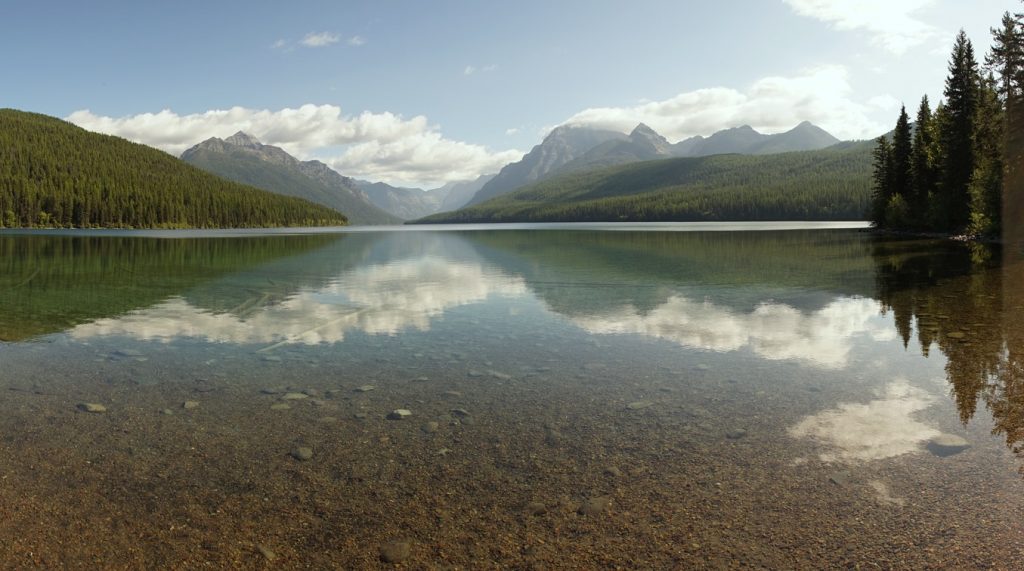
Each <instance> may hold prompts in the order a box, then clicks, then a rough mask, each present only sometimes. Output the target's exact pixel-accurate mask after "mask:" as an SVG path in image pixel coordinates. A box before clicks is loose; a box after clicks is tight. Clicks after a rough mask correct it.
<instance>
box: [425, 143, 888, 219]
mask: <svg viewBox="0 0 1024 571" xmlns="http://www.w3.org/2000/svg"><path fill="white" fill-rule="evenodd" d="M870 195H871V144H870V143H841V144H838V145H835V146H832V147H829V148H827V149H823V150H818V151H804V152H794V153H782V154H777V155H760V156H750V155H715V156H709V157H695V158H678V159H664V160H657V161H646V162H640V163H631V164H628V165H624V166H615V167H610V168H603V169H598V170H591V171H585V172H580V173H569V174H565V175H562V176H558V177H556V178H552V179H549V180H545V181H543V182H540V183H536V184H533V185H530V186H527V187H524V188H522V189H520V190H517V191H515V192H512V193H509V194H506V195H503V196H499V197H497V198H494V199H492V200H488V201H486V202H484V203H482V204H479V205H475V206H471V207H468V208H464V209H462V210H457V211H455V212H445V213H441V214H435V215H433V216H428V217H426V218H422V219H420V220H417V221H416V222H417V223H460V222H572V221H627V220H628V221H725V220H862V219H864V217H865V213H866V212H867V208H868V204H869V202H870Z"/></svg>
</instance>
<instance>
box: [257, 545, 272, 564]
mask: <svg viewBox="0 0 1024 571" xmlns="http://www.w3.org/2000/svg"><path fill="white" fill-rule="evenodd" d="M256 551H259V552H260V555H262V556H263V558H264V559H266V560H267V561H273V560H275V559H277V554H276V553H274V552H273V551H271V550H270V549H268V548H266V547H264V546H262V545H258V544H257V545H256Z"/></svg>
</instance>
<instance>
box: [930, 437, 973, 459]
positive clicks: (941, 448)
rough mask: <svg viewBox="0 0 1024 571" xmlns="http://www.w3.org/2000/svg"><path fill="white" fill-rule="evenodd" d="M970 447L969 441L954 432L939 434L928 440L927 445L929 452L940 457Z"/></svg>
mask: <svg viewBox="0 0 1024 571" xmlns="http://www.w3.org/2000/svg"><path fill="white" fill-rule="evenodd" d="M970 447H971V443H970V442H968V441H967V440H966V439H965V438H962V437H960V436H957V435H955V434H940V435H938V436H936V437H935V438H932V439H931V440H930V441H928V445H927V448H928V451H929V452H931V453H932V454H934V455H936V456H939V457H941V458H945V457H946V456H952V455H954V454H959V453H961V452H963V451H964V450H967V449H968V448H970Z"/></svg>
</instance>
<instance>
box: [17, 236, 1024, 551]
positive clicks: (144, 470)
mask: <svg viewBox="0 0 1024 571" xmlns="http://www.w3.org/2000/svg"><path fill="white" fill-rule="evenodd" d="M684 227H685V228H684ZM770 227H771V226H767V228H770ZM602 228H603V227H602V226H601V225H590V226H587V227H579V226H570V227H566V228H562V227H558V228H556V229H552V230H541V229H539V228H537V227H532V228H530V229H528V230H524V229H511V228H509V227H501V229H488V228H486V227H473V228H472V229H463V230H458V231H410V230H407V229H405V230H401V231H364V232H346V233H340V234H339V233H334V234H301V235H268V234H255V233H243V234H244V235H229V236H222V235H211V234H208V233H207V234H180V233H178V234H173V233H171V234H168V233H160V234H159V236H161V237H160V238H152V237H146V236H145V235H141V236H140V235H124V234H122V233H100V234H98V235H87V236H80V235H75V234H70V233H59V232H58V233H46V234H33V235H26V234H18V233H4V234H0V339H2V340H3V342H2V343H0V364H2V367H0V387H3V388H5V389H6V390H5V394H4V397H5V398H4V399H3V401H0V446H2V448H0V450H2V454H0V504H2V505H3V506H4V507H5V513H6V517H5V518H4V519H3V521H2V522H0V544H2V545H4V546H5V548H4V549H3V550H2V554H0V559H2V565H0V566H4V567H18V566H22V567H23V566H31V565H36V566H69V567H81V568H94V567H95V566H96V565H97V564H99V565H100V566H103V567H113V568H116V567H126V568H138V567H150V568H152V567H167V566H170V567H184V568H193V567H198V566H202V565H210V566H213V567H260V566H264V565H266V563H267V559H270V558H272V559H273V560H274V564H275V565H278V566H282V567H299V568H304V567H309V568H367V567H368V568H374V567H377V566H382V565H385V564H384V563H383V562H382V561H381V560H380V553H381V552H380V549H381V547H382V546H383V545H385V544H386V543H387V542H389V541H395V540H397V541H404V542H407V543H409V545H410V555H409V558H408V559H407V560H406V561H405V564H407V565H408V566H410V567H412V568H444V567H445V566H451V567H452V568H488V567H517V568H566V567H569V568H571V567H578V568H597V567H609V566H612V567H614V566H620V567H627V568H673V567H684V568H685V567H702V566H704V567H744V566H754V567H756V566H765V567H772V568H779V567H783V568H822V567H836V566H847V565H856V564H860V565H861V566H867V565H877V566H880V567H883V568H884V567H911V568H920V567H923V566H929V565H931V566H937V567H952V568H964V567H977V566H982V565H985V566H995V567H997V568H1015V567H1016V566H1017V565H1018V563H1019V561H1020V560H1021V559H1020V558H1021V557H1022V556H1024V528H1022V524H1021V521H1022V520H1021V516H1022V514H1024V509H1022V508H1024V481H1022V479H1021V474H1020V472H1019V470H1020V467H1021V466H1022V464H1024V458H1021V457H1020V456H1018V455H1017V454H1015V451H1014V449H1015V448H1014V447H1019V446H1020V443H1021V440H1022V439H1024V388H1022V387H1024V372H1022V367H1021V362H1022V361H1021V351H1022V349H1024V326H1022V325H1021V323H1024V321H1022V320H1021V319H1020V318H1021V317H1024V293H1022V292H1024V290H1022V289H1021V288H1019V287H1015V286H1014V284H1020V283H1021V278H1022V277H1024V269H1022V265H1021V263H1020V262H1019V261H1018V260H1017V259H1016V257H1015V254H1013V253H1012V252H1001V251H998V250H990V249H987V248H984V247H979V246H965V245H957V244H950V243H943V242H934V241H922V240H910V241H907V240H901V241H895V240H886V239H879V238H874V237H871V236H870V235H868V234H865V233H863V232H859V231H857V230H855V229H814V230H803V231H802V230H788V231H780V230H776V231H767V230H765V228H766V226H765V225H760V226H758V228H759V229H761V231H751V230H750V229H742V230H736V229H729V230H723V229H722V228H716V229H717V230H720V231H714V232H711V231H701V230H707V228H703V229H698V228H694V227H693V225H677V226H671V225H670V226H667V227H666V226H664V225H659V226H653V227H649V226H643V227H642V230H643V231H641V228H636V229H623V228H622V227H619V226H614V228H615V229H616V230H618V231H615V232H610V231H605V230H603V229H602ZM679 229H686V230H689V231H686V232H678V231H673V230H679ZM169 236H190V237H188V238H176V237H169ZM1004 258H1005V259H1004ZM367 386H372V387H373V388H372V390H368V391H360V387H364V388H366V387H367ZM303 391H305V392H306V393H309V395H304V396H305V397H306V398H301V399H296V400H289V399H286V398H285V396H286V394H288V393H301V392H303ZM292 396H295V395H292ZM186 401H190V402H195V403H198V404H197V405H195V406H194V408H185V407H184V404H185V402H186ZM81 403H97V404H102V405H103V406H104V407H105V408H106V412H104V413H99V414H92V413H86V412H81V411H79V410H78V409H77V408H76V405H78V404H81ZM282 405H287V407H288V408H285V407H284V406H282ZM190 406H192V405H190ZM395 409H408V410H409V411H411V412H412V416H410V417H408V418H406V419H403V420H388V419H387V418H386V416H387V415H388V413H390V412H391V411H393V410H395ZM168 413H169V414H168ZM431 423H436V424H431ZM942 435H956V436H959V437H961V438H964V439H966V440H967V442H968V444H969V447H968V448H966V449H965V450H963V451H959V452H958V453H956V454H952V455H947V454H948V452H949V450H947V449H942V448H938V447H936V445H935V444H934V441H935V440H936V439H937V438H938V437H940V436H942ZM298 447H306V448H310V449H311V450H312V453H313V456H312V458H310V459H308V460H298V459H296V458H294V457H293V456H291V455H290V453H291V452H293V451H295V450H296V449H297V448H298Z"/></svg>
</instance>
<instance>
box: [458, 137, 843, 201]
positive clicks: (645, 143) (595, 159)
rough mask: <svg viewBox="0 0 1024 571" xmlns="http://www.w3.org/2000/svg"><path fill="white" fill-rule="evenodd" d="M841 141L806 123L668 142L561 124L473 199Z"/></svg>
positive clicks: (817, 147)
mask: <svg viewBox="0 0 1024 571" xmlns="http://www.w3.org/2000/svg"><path fill="white" fill-rule="evenodd" d="M838 142H839V139H837V138H835V137H833V136H832V135H830V134H829V133H828V132H826V131H825V130H824V129H821V128H820V127H817V126H815V125H813V124H811V123H809V122H806V121H804V122H803V123H800V124H799V125H797V126H796V127H794V128H793V129H790V130H789V131H786V132H784V133H778V134H774V135H766V134H763V133H759V132H757V131H755V130H754V129H753V128H751V127H750V126H749V125H744V126H742V127H736V128H733V129H725V130H722V131H718V132H717V133H715V134H713V135H711V136H710V137H706V138H705V137H702V136H699V135H698V136H696V137H691V138H689V139H684V140H682V141H680V142H678V143H675V144H672V143H669V142H668V141H667V140H666V139H665V138H664V137H662V136H661V135H659V134H658V133H657V132H655V131H654V130H653V129H651V128H650V127H648V126H647V125H644V124H643V123H640V124H639V125H637V127H636V128H635V129H633V131H632V132H631V133H630V134H629V135H624V134H622V133H619V132H617V131H608V130H603V129H595V128H592V127H586V126H580V125H562V126H560V127H556V128H555V129H554V130H552V131H551V133H550V134H548V136H547V137H545V138H544V141H543V142H541V143H540V144H539V145H537V146H535V147H534V148H533V149H532V150H531V151H530V152H529V153H527V154H526V155H525V156H524V157H523V158H522V159H521V160H520V161H518V162H515V163H512V164H509V165H507V166H505V168H503V169H501V172H499V173H498V175H497V176H495V177H494V179H492V180H491V181H490V182H488V183H487V184H485V185H484V186H483V188H481V189H480V191H479V192H477V193H476V195H475V196H474V197H473V199H472V200H471V201H470V202H469V204H468V206H473V205H476V204H480V203H482V202H485V201H487V200H490V199H492V198H494V197H497V196H501V195H502V194H505V193H508V192H511V191H513V190H515V189H517V188H520V187H522V186H525V185H527V184H532V183H535V182H539V181H542V180H544V179H546V178H549V177H551V176H554V175H558V174H564V173H567V172H574V171H581V170H588V169H592V168H598V167H607V166H612V165H619V164H626V163H631V162H636V161H647V160H655V159H666V158H673V157H703V156H710V155H718V154H731V153H736V154H744V155H761V154H773V153H783V152H790V151H813V150H818V149H823V148H825V147H828V146H831V145H834V144H836V143H838Z"/></svg>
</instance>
